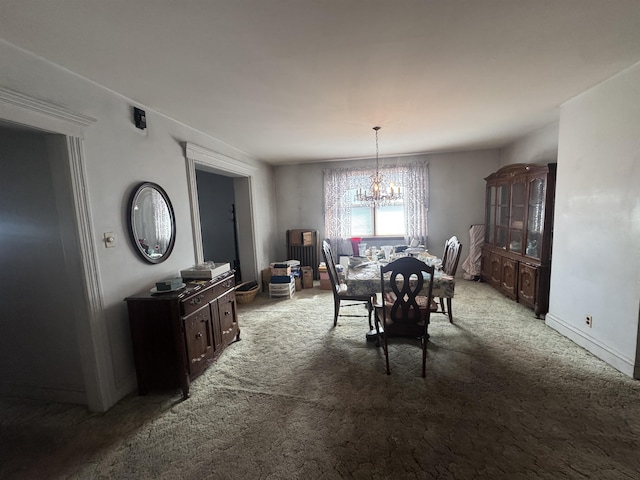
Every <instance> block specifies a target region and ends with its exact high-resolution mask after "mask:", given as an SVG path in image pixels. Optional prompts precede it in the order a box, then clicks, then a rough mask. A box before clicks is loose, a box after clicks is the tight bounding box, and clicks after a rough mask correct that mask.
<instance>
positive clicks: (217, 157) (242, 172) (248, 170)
mask: <svg viewBox="0 0 640 480" xmlns="http://www.w3.org/2000/svg"><path fill="white" fill-rule="evenodd" d="M184 153H185V157H186V158H188V159H191V160H194V161H195V162H197V163H201V164H203V165H207V166H210V167H214V168H217V169H220V170H223V171H225V172H228V173H234V174H236V175H239V176H241V177H250V176H251V175H253V174H255V172H256V170H257V168H256V167H254V166H252V165H249V164H248V163H244V162H241V161H239V160H235V159H233V158H231V157H228V156H226V155H223V154H222V153H218V152H215V151H213V150H209V149H208V148H205V147H201V146H200V145H196V144H195V143H191V142H185V143H184Z"/></svg>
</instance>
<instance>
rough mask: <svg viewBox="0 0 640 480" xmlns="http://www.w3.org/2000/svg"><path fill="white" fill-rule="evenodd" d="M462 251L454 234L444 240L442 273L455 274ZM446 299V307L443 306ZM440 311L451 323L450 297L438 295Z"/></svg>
mask: <svg viewBox="0 0 640 480" xmlns="http://www.w3.org/2000/svg"><path fill="white" fill-rule="evenodd" d="M461 253H462V244H461V243H460V241H459V240H458V237H456V236H455V235H454V236H453V237H451V238H450V239H449V240H447V241H446V242H444V253H443V254H442V273H446V274H447V275H451V276H452V277H455V276H456V270H458V262H459V261H460V254H461ZM445 300H446V304H447V306H446V308H445ZM440 312H441V313H444V314H445V315H448V316H449V322H451V323H453V313H452V310H451V297H449V298H446V299H444V298H442V297H440Z"/></svg>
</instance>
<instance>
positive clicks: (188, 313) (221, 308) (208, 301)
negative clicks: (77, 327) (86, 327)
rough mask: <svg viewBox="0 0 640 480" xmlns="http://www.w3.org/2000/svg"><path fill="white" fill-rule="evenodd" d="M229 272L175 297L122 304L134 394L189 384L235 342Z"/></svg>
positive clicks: (143, 296) (139, 297)
mask: <svg viewBox="0 0 640 480" xmlns="http://www.w3.org/2000/svg"><path fill="white" fill-rule="evenodd" d="M234 285H235V281H234V272H233V270H232V271H229V272H226V273H224V274H222V275H220V276H218V277H215V278H213V279H211V280H208V281H196V282H192V283H189V284H188V285H186V286H185V287H184V288H182V289H179V290H177V291H175V292H166V293H157V292H156V293H152V292H148V291H147V292H142V293H138V294H136V295H132V296H130V297H128V298H126V299H125V300H126V302H127V308H128V310H129V326H130V329H131V339H132V344H133V355H134V360H135V366H136V375H137V379H138V393H139V394H140V395H144V394H146V393H148V391H149V390H151V389H154V388H174V387H180V388H181V389H182V395H183V397H184V398H187V397H188V396H189V383H190V381H191V380H193V379H194V378H195V377H196V376H198V375H200V374H201V373H202V372H204V370H205V369H206V368H207V367H208V366H209V365H210V364H211V363H212V362H213V361H215V360H216V359H217V358H218V357H219V356H220V354H221V353H222V352H223V351H224V349H225V348H226V347H227V346H228V345H229V344H231V343H232V342H233V341H234V340H239V339H240V329H239V327H238V314H237V310H236V298H235V290H234Z"/></svg>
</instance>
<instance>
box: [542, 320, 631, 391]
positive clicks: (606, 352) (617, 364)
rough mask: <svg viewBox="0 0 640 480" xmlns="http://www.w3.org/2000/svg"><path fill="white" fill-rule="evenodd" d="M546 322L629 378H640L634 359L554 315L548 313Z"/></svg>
mask: <svg viewBox="0 0 640 480" xmlns="http://www.w3.org/2000/svg"><path fill="white" fill-rule="evenodd" d="M544 321H545V323H546V325H547V326H548V327H550V328H553V329H554V330H556V331H557V332H558V333H560V334H561V335H564V336H565V337H567V338H568V339H569V340H571V341H573V342H575V343H577V344H578V345H580V346H581V347H582V348H584V349H585V350H588V351H589V352H591V353H592V354H594V355H595V356H596V357H598V358H599V359H601V360H603V361H605V362H607V363H608V364H609V365H611V366H612V367H613V368H615V369H616V370H619V371H620V372H622V373H624V374H625V375H627V376H629V377H632V378H636V379H638V378H640V364H637V363H635V362H634V360H633V359H631V358H628V357H626V356H625V355H623V354H622V353H620V352H618V351H616V350H615V349H613V348H611V347H609V346H608V345H604V344H602V343H597V342H596V341H595V339H594V338H592V337H589V336H587V335H585V334H584V333H583V332H581V331H580V330H577V329H576V328H575V327H574V326H573V325H570V324H568V323H566V322H564V321H562V320H561V319H560V318H558V317H556V316H554V315H553V314H552V313H547V314H546V315H545V319H544Z"/></svg>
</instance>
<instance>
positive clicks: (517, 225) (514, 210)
mask: <svg viewBox="0 0 640 480" xmlns="http://www.w3.org/2000/svg"><path fill="white" fill-rule="evenodd" d="M525 191H526V183H525V180H524V179H523V180H519V181H516V182H514V184H513V185H512V186H511V208H510V214H511V216H510V217H509V251H511V252H513V253H517V254H522V237H523V235H522V232H523V230H524V213H525V208H526V198H525Z"/></svg>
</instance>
